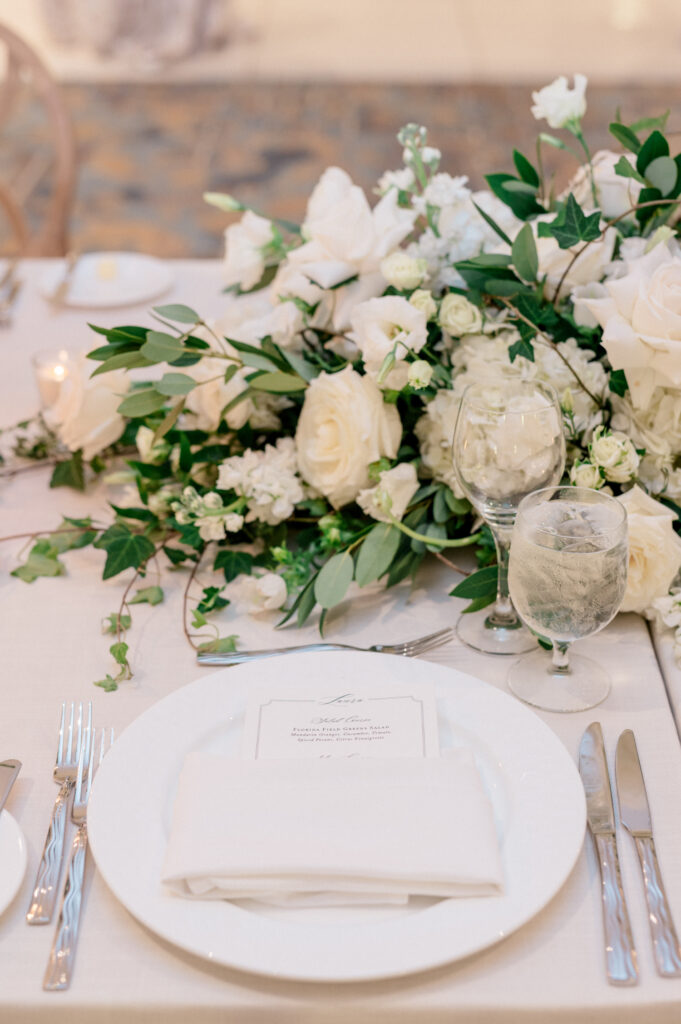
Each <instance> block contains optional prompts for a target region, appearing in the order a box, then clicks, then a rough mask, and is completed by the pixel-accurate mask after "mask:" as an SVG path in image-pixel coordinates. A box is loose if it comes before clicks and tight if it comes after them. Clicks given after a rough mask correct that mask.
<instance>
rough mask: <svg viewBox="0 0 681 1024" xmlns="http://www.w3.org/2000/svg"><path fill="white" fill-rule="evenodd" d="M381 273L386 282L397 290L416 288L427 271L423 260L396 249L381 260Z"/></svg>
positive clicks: (426, 265)
mask: <svg viewBox="0 0 681 1024" xmlns="http://www.w3.org/2000/svg"><path fill="white" fill-rule="evenodd" d="M381 273H382V274H383V277H384V278H385V279H386V281H387V282H388V284H390V285H392V286H393V288H397V290H398V291H411V289H412V288H417V287H418V286H419V285H420V284H421V282H422V281H423V279H424V277H425V276H426V274H427V273H428V264H427V263H426V261H425V260H419V259H416V258H415V257H414V256H410V255H409V254H408V253H406V252H402V251H401V250H397V251H396V252H393V253H391V254H390V256H386V258H385V259H384V260H381Z"/></svg>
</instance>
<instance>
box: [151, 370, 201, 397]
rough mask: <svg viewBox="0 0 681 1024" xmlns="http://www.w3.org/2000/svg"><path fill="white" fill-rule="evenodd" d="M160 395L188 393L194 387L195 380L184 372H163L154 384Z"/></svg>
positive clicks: (170, 395)
mask: <svg viewBox="0 0 681 1024" xmlns="http://www.w3.org/2000/svg"><path fill="white" fill-rule="evenodd" d="M154 387H155V388H156V390H157V391H160V392H161V394H162V395H168V397H172V396H174V395H188V394H189V392H190V391H192V390H193V389H194V388H195V387H196V381H195V380H194V379H193V377H189V376H188V375H187V374H186V373H164V374H163V376H162V377H161V379H160V380H159V381H157V382H156V383H155V385H154Z"/></svg>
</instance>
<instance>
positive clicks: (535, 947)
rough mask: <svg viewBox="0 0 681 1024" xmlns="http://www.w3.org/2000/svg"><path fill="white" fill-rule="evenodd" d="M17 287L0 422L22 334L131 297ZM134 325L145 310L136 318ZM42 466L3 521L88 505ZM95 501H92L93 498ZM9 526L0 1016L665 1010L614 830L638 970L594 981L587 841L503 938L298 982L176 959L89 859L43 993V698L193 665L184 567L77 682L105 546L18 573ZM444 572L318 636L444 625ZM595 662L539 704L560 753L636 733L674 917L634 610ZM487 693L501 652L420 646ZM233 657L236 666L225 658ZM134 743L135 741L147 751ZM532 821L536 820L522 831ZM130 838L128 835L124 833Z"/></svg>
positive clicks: (212, 288) (139, 706) (677, 895)
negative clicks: (458, 952) (574, 693)
mask: <svg viewBox="0 0 681 1024" xmlns="http://www.w3.org/2000/svg"><path fill="white" fill-rule="evenodd" d="M177 272H178V278H180V279H181V280H182V281H183V284H182V286H178V287H176V289H175V290H174V291H173V293H172V294H171V295H168V296H167V297H164V299H163V300H162V301H170V300H171V299H172V300H174V301H180V302H181V301H185V302H188V303H190V304H191V305H192V306H193V307H194V308H197V309H199V310H200V311H201V312H202V313H203V314H204V315H208V316H210V315H211V313H217V312H219V309H220V304H221V303H222V302H224V301H225V300H224V298H223V297H221V296H220V294H219V289H220V272H219V267H218V265H217V264H205V265H201V264H199V263H190V262H187V263H181V264H178V266H177ZM22 273H23V275H24V276H25V278H26V281H27V285H26V288H25V290H24V292H23V294H22V296H21V299H20V303H19V307H18V310H17V314H16V318H15V323H14V326H13V327H12V328H11V330H9V331H5V332H3V334H2V336H1V337H0V369H1V375H0V381H2V385H0V386H1V387H2V406H1V412H0V414H1V416H2V420H3V421H4V422H5V423H8V422H12V421H14V420H16V419H19V418H20V417H22V416H25V415H28V414H30V413H31V412H32V411H33V410H34V409H35V408H36V407H37V393H36V392H35V389H34V386H33V383H32V375H31V370H30V366H29V356H30V353H31V352H32V351H34V350H36V349H37V348H40V347H45V346H52V345H54V346H56V347H58V346H59V345H62V344H80V345H82V346H83V347H85V346H87V345H88V344H90V343H91V335H90V334H89V332H88V330H87V328H86V327H85V326H84V321H85V319H86V318H91V319H93V320H94V322H96V323H97V322H101V323H106V324H110V325H111V324H114V323H135V322H140V316H141V315H142V311H140V310H124V311H122V312H116V311H106V313H102V314H94V315H92V314H84V313H82V312H74V311H57V312H55V311H53V310H52V309H50V308H49V307H48V306H47V305H46V304H45V303H44V302H43V300H42V299H41V298H40V297H39V296H38V295H37V280H38V275H39V273H40V269H39V265H38V264H36V263H29V264H27V265H25V266H24V267H23V268H22ZM146 322H148V323H150V321H149V320H146ZM47 480H48V471H45V470H40V471H38V472H31V473H26V474H22V475H21V476H18V477H16V478H15V479H14V480H11V481H4V482H2V484H1V485H0V521H1V523H2V526H1V533H2V535H3V536H4V535H7V534H14V533H24V532H26V531H30V530H33V529H45V528H48V527H52V526H54V525H56V524H57V523H58V521H59V517H60V515H61V514H62V513H65V514H67V515H82V514H84V513H86V512H91V511H92V508H93V499H92V497H91V496H82V495H78V494H76V493H74V492H71V491H67V490H64V489H60V490H55V491H49V490H48V489H47ZM98 506H99V510H100V512H103V511H105V507H106V506H105V499H104V497H100V498H99V500H98ZM23 543H24V541H22V540H17V541H16V542H13V543H5V544H3V545H1V546H0V570H1V576H0V634H1V640H2V651H3V673H2V683H1V684H0V686H1V691H0V692H1V695H2V714H1V716H0V740H1V743H0V747H1V749H2V755H3V756H4V757H12V756H14V757H19V758H20V759H21V760H22V761H23V770H22V773H21V776H20V777H19V780H18V782H17V784H16V786H15V788H14V790H13V792H12V794H11V796H10V799H9V802H8V808H9V810H10V811H11V813H12V814H14V816H15V817H16V818H17V820H18V821H19V823H20V825H21V827H22V829H23V830H24V832H25V834H26V837H27V840H28V844H29V870H28V874H27V877H26V878H25V879H24V882H23V885H22V887H21V890H20V893H19V896H18V897H17V899H16V900H15V901H14V903H13V904H12V906H11V907H10V908H9V909H8V910H7V911H6V913H5V914H4V915H3V916H2V917H0V1021H2V1024H113V1022H116V1024H118V1022H120V1021H122V1020H124V1021H125V1022H126V1024H151V1022H154V1024H155V1022H159V1024H160V1022H163V1024H180V1022H182V1024H184V1022H186V1021H188V1020H190V1019H191V1020H192V1022H194V1024H217V1022H220V1024H226V1022H228V1024H347V1022H348V1021H349V1020H352V1021H353V1022H355V1024H388V1022H389V1024H444V1022H446V1024H566V1022H570V1024H630V1022H636V1024H678V1022H679V1020H681V980H663V979H660V978H658V977H657V976H656V974H655V968H654V962H653V957H652V952H651V947H650V940H649V935H648V926H647V919H646V914H645V904H644V901H643V894H642V890H641V885H640V879H639V868H638V863H637V861H636V855H635V851H634V849H633V844H632V842H631V840H630V839H629V837H628V836H626V835H625V834H622V835H621V836H620V838H619V846H620V855H621V861H622V874H623V881H624V886H625V889H626V893H627V897H628V901H629V907H630V911H631V917H632V923H633V929H634V936H635V940H636V943H637V947H638V952H639V962H640V966H641V983H640V984H639V985H638V986H637V987H636V988H632V989H617V988H612V987H610V986H608V985H607V984H606V981H605V973H604V966H603V934H602V925H601V911H600V893H599V881H598V872H597V864H596V860H595V857H594V854H593V851H592V849H591V845H590V842H588V841H587V847H586V850H585V853H584V854H583V855H582V856H581V857H580V859H579V862H578V864H577V866H576V868H575V870H574V872H573V874H572V875H571V877H570V878H569V879H568V881H567V883H566V885H565V886H564V888H563V889H562V890H561V892H560V893H558V895H557V896H556V897H555V898H554V899H553V900H552V901H551V903H550V904H549V905H548V906H547V907H546V908H545V909H544V910H543V911H542V912H541V913H540V914H539V915H537V917H536V918H535V919H534V920H533V921H531V922H530V923H529V924H528V925H526V926H525V927H524V928H522V929H521V930H520V931H518V932H517V933H515V934H513V935H511V936H509V937H508V938H506V939H504V941H502V942H500V943H499V944H498V945H497V946H495V947H494V948H491V949H488V950H486V951H484V952H482V953H480V954H479V955H477V956H473V957H470V958H469V959H467V960H465V961H463V962H461V963H458V964H453V965H451V966H449V967H445V968H441V969H438V970H436V971H432V972H429V973H427V974H424V975H421V976H417V977H409V978H404V979H402V980H398V981H389V982H382V981H377V982H372V983H366V984H362V985H348V986H345V985H319V984H314V985H305V984H298V983H283V982H277V981H274V980H271V979H267V978H259V977H255V976H247V975H243V974H239V973H237V972H236V971H232V970H230V969H227V968H222V967H218V966H215V965H212V964H209V963H207V962H204V961H201V960H199V959H197V958H194V957H192V956H190V955H187V954H184V953H180V952H179V951H177V950H175V949H174V948H172V947H171V946H169V945H168V944H167V943H165V942H163V941H161V940H159V939H157V938H156V937H155V936H154V935H153V934H152V933H150V932H149V931H147V930H146V929H145V928H144V927H142V926H141V925H139V924H138V923H137V922H136V921H135V920H133V918H132V917H131V916H130V915H129V914H128V912H127V911H126V910H125V909H124V908H123V907H121V906H120V905H119V904H118V902H117V901H116V900H115V899H114V897H113V896H112V895H111V894H110V893H109V891H108V890H107V888H106V886H105V885H104V883H103V881H102V879H101V877H100V876H99V875H98V874H97V873H96V872H95V871H93V870H92V865H90V871H89V881H88V885H87V888H88V893H87V898H86V902H85V910H84V919H83V927H82V933H81V942H80V948H79V952H78V960H77V965H76V973H75V977H74V981H73V985H72V987H71V989H70V990H69V991H68V992H65V993H56V994H47V993H43V992H42V991H41V987H40V985H41V980H42V976H43V972H44V967H45V962H46V958H47V954H48V951H49V947H50V944H51V941H52V930H51V929H50V928H28V927H27V926H26V925H25V924H24V921H23V915H24V913H25V910H26V906H27V903H28V898H29V895H30V888H31V884H32V876H33V875H34V874H35V869H36V867H37V864H38V860H39V857H40V852H41V849H42V843H43V839H44V835H45V829H46V826H47V822H48V819H49V814H50V811H51V807H52V802H53V800H54V796H55V794H56V787H55V786H54V784H53V782H52V778H51V772H52V764H53V759H54V748H55V737H56V726H57V721H58V705H59V702H60V701H61V700H63V699H88V698H90V697H92V699H93V701H94V711H95V716H96V719H97V721H98V722H100V723H105V722H108V723H110V724H112V725H114V726H115V727H116V730H117V732H120V731H122V730H123V729H124V728H125V726H126V725H127V724H128V723H129V722H131V721H132V720H133V719H134V718H136V717H137V716H138V715H139V714H141V713H142V712H143V711H144V710H145V709H146V708H148V707H150V706H151V705H152V704H153V703H154V702H155V701H157V700H158V699H159V698H161V697H163V696H164V695H165V694H167V693H170V692H172V691H174V690H175V689H177V688H178V687H180V686H182V685H184V684H185V683H187V682H189V681H191V680H192V679H195V678H197V677H200V676H201V675H202V674H203V673H205V672H209V671H211V670H210V669H201V668H199V667H198V666H197V665H196V663H195V661H194V657H193V654H192V652H191V650H190V649H189V648H188V647H187V645H186V643H185V641H184V638H183V636H182V629H181V610H182V588H183V584H184V576H183V574H174V575H173V576H172V577H170V579H169V583H168V587H167V595H166V600H165V602H164V604H163V605H160V606H158V607H156V608H153V609H152V608H149V607H147V606H144V605H141V606H139V607H136V609H135V616H134V623H133V628H132V630H131V632H130V634H129V641H130V645H131V652H130V653H131V659H132V662H133V665H134V668H135V678H134V680H133V681H132V682H131V683H127V684H124V686H122V687H121V689H120V690H119V691H118V692H117V693H112V694H107V693H104V692H103V691H101V690H98V689H95V688H93V686H92V680H93V679H100V678H102V676H103V675H104V673H105V672H106V671H107V670H108V669H109V656H108V654H107V648H108V644H109V640H108V639H107V638H105V637H102V636H101V635H100V634H99V623H100V619H101V618H102V617H103V616H105V615H108V614H110V613H111V612H113V611H115V610H116V608H117V607H118V604H119V601H120V594H121V582H120V581H119V580H112V581H108V582H107V583H103V582H102V580H101V568H102V564H103V560H104V553H103V552H94V551H92V550H83V551H75V552H72V553H69V554H68V555H67V556H66V557H65V561H66V563H67V565H68V575H67V576H66V577H63V578H61V579H45V580H39V581H37V582H36V583H34V584H31V585H25V584H23V583H22V582H21V581H19V580H15V579H10V578H9V577H8V571H9V570H10V569H11V568H13V567H14V565H15V559H16V556H17V554H18V551H19V549H20V547H21V545H22V544H23ZM456 579H457V577H456V576H455V575H454V574H453V573H452V572H450V571H449V570H448V569H446V568H445V567H444V566H442V565H441V564H440V563H437V562H433V564H432V565H430V566H429V567H428V568H427V569H426V570H425V571H424V572H423V573H422V574H421V575H420V576H419V579H418V581H417V584H416V586H415V588H414V589H413V591H412V592H411V593H410V589H409V586H408V585H406V584H400V585H399V586H398V587H396V588H394V589H393V590H391V591H390V592H388V593H387V594H384V593H382V592H380V590H378V589H369V590H363V591H361V592H360V591H353V592H352V593H351V595H350V597H349V599H348V600H347V601H346V602H344V604H343V605H342V606H341V607H340V608H339V609H338V610H336V611H335V612H334V613H333V614H332V615H330V616H329V618H328V626H327V629H328V634H329V637H330V638H332V639H338V640H344V639H349V640H351V642H358V643H373V642H375V641H378V640H380V641H387V642H390V641H392V640H399V639H404V638H405V637H407V636H418V635H419V634H421V633H426V632H430V631H432V630H433V629H437V628H438V627H439V626H440V625H442V626H444V625H447V624H449V623H452V622H453V621H454V620H455V618H456V614H457V609H458V604H457V602H455V601H453V600H452V599H451V598H448V597H447V596H446V595H447V591H448V590H450V589H451V586H452V584H453V583H454V582H455V581H456ZM224 616H225V618H224V627H225V630H226V631H232V630H233V631H234V632H236V633H238V634H239V635H240V637H241V640H242V642H243V643H244V644H245V645H252V646H256V645H257V646H261V647H262V646H267V645H268V644H270V643H272V640H273V636H272V633H271V626H272V622H273V621H275V620H274V619H272V620H268V619H267V618H266V619H265V620H260V621H256V620H253V619H248V620H245V619H244V620H238V619H236V618H235V617H234V614H233V612H232V610H231V607H230V609H227V610H226V612H225V613H224ZM314 637H315V630H314V627H313V626H310V627H309V629H306V630H304V631H302V633H301V632H299V631H296V630H295V629H293V630H291V631H288V630H286V631H284V633H283V634H282V633H279V634H278V642H279V643H281V642H282V640H284V639H290V641H291V642H302V641H304V640H305V639H314ZM579 646H580V648H581V649H582V650H583V651H584V653H587V654H590V655H591V656H593V657H595V658H596V659H597V660H599V661H600V662H602V663H603V664H607V665H608V666H609V667H610V670H611V673H612V676H613V692H612V694H611V696H610V697H609V698H608V699H607V700H606V702H605V703H604V704H603V705H602V706H601V707H599V708H597V709H595V710H594V711H591V712H586V713H583V714H577V715H551V714H542V715H541V716H540V717H541V718H542V719H543V720H544V721H545V722H547V723H548V724H549V726H550V727H551V728H552V729H554V731H555V732H556V734H557V735H558V736H559V737H560V739H561V740H562V742H563V743H565V745H566V747H567V749H568V750H569V752H570V754H571V755H572V756H573V757H576V754H577V750H578V745H579V738H580V736H581V734H582V732H583V731H584V729H585V728H586V726H587V725H588V724H589V723H590V722H591V721H594V720H599V721H601V722H602V724H603V731H604V734H605V740H606V745H607V748H608V755H609V759H610V763H611V767H612V765H613V762H614V757H613V755H614V748H615V743H616V740H617V736H618V735H619V733H620V731H621V730H623V729H626V728H633V729H634V731H635V733H636V738H637V742H638V746H639V751H640V755H641V760H642V763H643V769H644V772H645V777H646V784H647V787H648V794H649V798H650V804H651V809H652V814H653V819H654V824H655V830H656V839H657V847H658V854H659V858H660V862H661V865H662V870H663V872H664V875H665V880H666V884H667V890H668V895H669V898H670V901H671V905H672V908H673V910H674V912H675V915H676V920H677V924H679V925H680V926H681V871H679V870H678V865H679V863H681V815H680V814H679V808H681V747H680V746H679V740H678V736H677V733H676V728H675V724H674V721H673V719H672V716H671V714H670V712H669V707H668V703H667V697H666V693H665V688H664V684H663V680H662V677H661V675H660V672H659V669H658V666H657V662H656V658H655V652H654V650H653V647H652V645H651V643H650V640H649V638H648V633H647V628H646V625H645V623H644V622H642V620H640V619H639V618H637V617H635V616H633V615H626V616H619V617H618V619H616V620H615V622H614V623H612V624H611V625H610V626H609V627H608V628H607V630H605V631H604V632H603V633H602V634H599V635H598V636H596V637H594V638H592V639H590V640H587V641H585V642H583V643H582V644H580V645H579ZM429 660H432V661H436V662H438V663H440V664H444V665H449V666H452V667H455V668H459V669H461V670H462V671H464V672H469V673H471V674H472V675H477V676H479V677H480V678H482V679H485V680H487V681H488V682H490V683H492V684H493V685H495V686H499V687H501V688H503V687H504V679H505V676H506V672H507V670H508V661H507V659H505V658H492V657H488V656H482V655H476V654H474V653H473V652H471V651H468V650H466V649H464V648H462V647H461V646H459V645H458V644H457V643H456V642H452V643H451V644H448V645H447V646H445V647H443V648H441V649H440V650H438V651H435V652H433V654H432V655H431V657H430V659H429ZM235 671H237V672H238V671H239V670H238V669H236V670H235ZM150 756H151V755H150ZM541 828H542V822H541V821H537V823H536V829H537V831H538V832H539V831H540V830H541ZM134 838H135V837H134V836H130V837H129V839H130V842H134Z"/></svg>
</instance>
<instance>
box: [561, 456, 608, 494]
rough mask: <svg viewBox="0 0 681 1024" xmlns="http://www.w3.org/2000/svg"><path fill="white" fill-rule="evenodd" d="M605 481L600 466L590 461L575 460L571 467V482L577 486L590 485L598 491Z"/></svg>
mask: <svg viewBox="0 0 681 1024" xmlns="http://www.w3.org/2000/svg"><path fill="white" fill-rule="evenodd" d="M604 482H605V481H604V479H603V477H602V476H601V471H600V470H599V468H598V466H594V465H592V463H590V462H575V464H574V465H573V466H572V468H571V469H570V483H571V484H574V485H575V487H590V488H591V489H592V490H594V491H597V490H599V488H601V487H602V486H603V484H604Z"/></svg>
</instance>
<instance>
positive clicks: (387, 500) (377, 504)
mask: <svg viewBox="0 0 681 1024" xmlns="http://www.w3.org/2000/svg"><path fill="white" fill-rule="evenodd" d="M418 489H419V482H418V479H417V476H416V469H415V468H414V466H413V464H412V463H411V462H400V463H399V464H398V465H397V466H394V467H393V468H392V469H386V470H384V471H383V472H382V473H381V474H380V476H379V478H378V484H377V486H376V487H370V488H368V489H367V490H365V491H360V493H359V494H358V496H357V504H358V505H359V507H360V508H361V509H362V511H363V512H365V513H366V514H367V515H369V516H372V518H373V519H378V521H379V522H381V523H389V522H392V520H393V519H398V520H399V519H402V516H403V515H404V513H405V512H406V510H407V506H408V505H409V502H410V501H411V499H412V498H413V497H414V495H415V494H416V492H417V491H418Z"/></svg>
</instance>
